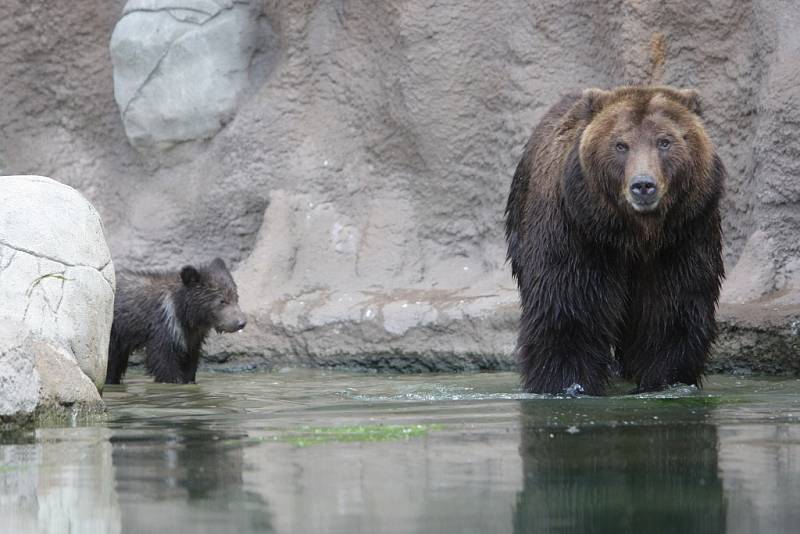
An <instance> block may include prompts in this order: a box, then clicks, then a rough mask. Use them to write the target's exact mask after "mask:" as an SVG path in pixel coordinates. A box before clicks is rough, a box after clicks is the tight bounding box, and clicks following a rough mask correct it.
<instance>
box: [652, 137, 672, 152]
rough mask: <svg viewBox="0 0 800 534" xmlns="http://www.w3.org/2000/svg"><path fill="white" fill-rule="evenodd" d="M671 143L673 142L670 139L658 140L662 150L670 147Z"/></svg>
mask: <svg viewBox="0 0 800 534" xmlns="http://www.w3.org/2000/svg"><path fill="white" fill-rule="evenodd" d="M671 144H672V142H671V141H670V140H669V139H659V140H658V141H657V142H656V146H658V148H660V149H661V150H666V149H668V148H669V147H670V145H671Z"/></svg>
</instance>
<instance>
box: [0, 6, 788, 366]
mask: <svg viewBox="0 0 800 534" xmlns="http://www.w3.org/2000/svg"><path fill="white" fill-rule="evenodd" d="M153 5H155V4H153ZM159 5H163V4H159ZM175 5H177V3H176V4H175ZM220 5H221V4H220ZM249 8H250V9H251V11H250V12H249V13H250V16H251V17H255V21H254V22H253V24H255V27H256V30H255V32H256V36H255V38H254V39H255V41H254V42H255V44H253V45H252V46H253V54H252V61H251V64H252V66H251V68H250V71H249V75H248V78H249V82H248V83H249V85H248V89H247V90H245V91H244V92H243V93H242V95H241V96H240V97H239V98H238V99H237V102H238V103H237V108H236V110H235V116H233V117H232V118H231V120H230V121H229V122H226V123H225V124H224V126H223V127H222V128H221V129H220V130H219V132H218V133H216V135H214V137H213V138H211V139H209V140H208V141H206V142H204V143H181V144H179V145H178V146H176V147H174V148H170V149H167V148H166V146H164V147H161V149H160V150H158V151H156V152H151V153H138V152H137V151H136V150H134V149H133V148H132V147H131V146H130V144H129V142H128V140H127V138H126V135H125V129H124V125H123V123H122V121H121V119H120V117H119V109H118V107H117V105H116V103H115V101H114V99H113V87H112V69H111V60H110V57H109V53H108V46H109V42H110V41H111V33H112V30H113V28H114V26H115V24H116V23H117V21H118V20H119V19H120V17H121V15H122V12H123V3H122V2H121V1H117V2H113V1H112V2H97V3H80V4H69V5H67V4H64V5H61V4H58V3H57V4H55V5H53V4H52V3H46V2H44V1H43V0H33V1H28V2H23V1H22V0H9V1H8V2H3V3H2V5H0V48H2V49H3V51H4V54H3V55H2V57H0V83H2V86H3V87H4V97H3V99H2V100H0V161H2V165H0V166H2V167H4V168H5V169H6V171H7V172H40V173H48V174H51V175H52V176H55V177H56V178H58V179H60V180H62V181H64V182H66V183H69V184H71V185H73V186H75V187H77V188H78V189H79V190H81V191H82V192H83V193H85V194H86V195H87V196H88V197H89V199H90V200H91V201H92V202H93V203H94V204H95V205H96V206H97V207H98V209H99V210H100V212H101V214H102V216H103V219H104V221H105V222H106V227H107V229H108V234H109V235H108V237H109V244H110V247H111V250H112V253H113V255H114V258H115V261H116V263H117V264H119V265H124V266H126V267H144V266H147V267H167V266H169V267H177V266H179V265H180V264H181V263H183V262H186V261H195V260H207V259H210V258H213V257H214V256H216V255H221V256H222V257H224V258H225V259H227V260H229V261H231V262H232V263H234V264H235V265H238V271H237V272H236V273H235V276H236V278H237V282H238V283H239V287H240V288H241V291H240V293H242V295H243V302H244V304H245V308H246V309H247V310H248V311H249V312H250V314H251V321H250V323H249V325H248V327H247V329H246V330H245V332H244V333H243V334H241V335H240V336H235V337H234V336H228V337H227V338H226V337H220V338H216V339H215V340H214V343H212V344H211V346H210V347H209V349H210V350H209V352H211V353H212V356H214V358H215V359H216V360H222V359H227V360H228V362H229V364H230V365H234V364H237V365H242V366H245V365H252V364H254V363H265V364H270V363H274V362H278V363H280V362H281V361H287V362H292V363H309V364H317V363H331V364H348V365H349V364H358V363H359V362H367V363H376V364H377V365H381V366H387V367H392V368H398V369H426V368H431V367H433V368H468V367H479V366H482V365H484V364H485V365H487V366H491V365H502V366H509V365H512V362H513V358H511V347H512V345H513V340H514V329H515V327H516V300H515V299H516V295H515V292H514V287H513V284H512V281H511V279H510V275H509V271H508V268H507V266H506V265H505V263H504V247H505V244H504V241H503V234H502V221H503V213H502V210H503V207H504V202H505V196H506V194H507V190H508V186H509V183H510V181H511V177H512V174H513V171H514V167H515V165H516V163H517V160H518V158H519V156H520V154H521V153H522V148H523V144H524V142H525V140H526V139H527V137H528V136H529V135H530V132H531V129H532V128H533V125H534V124H535V122H536V121H537V120H538V118H539V117H540V116H541V115H542V114H543V113H544V111H545V109H546V108H547V106H549V105H551V104H552V103H553V102H555V101H556V100H557V98H558V96H559V95H561V94H562V93H564V92H565V91H568V90H572V89H575V88H582V87H587V86H600V87H611V86H615V85H619V84H622V83H626V82H650V81H654V82H659V83H665V84H672V85H677V86H682V87H694V88H697V89H699V90H700V91H701V93H702V94H703V96H704V97H705V101H706V105H705V115H706V122H707V125H708V128H709V131H710V133H711V135H712V137H713V139H714V140H715V141H716V143H717V144H718V145H719V148H720V152H721V154H722V156H723V158H724V160H725V162H726V164H727V166H728V168H729V171H730V181H729V184H728V195H727V198H726V200H725V205H724V226H725V231H726V247H725V254H726V263H727V267H728V270H729V272H730V273H731V278H730V279H729V281H728V282H727V285H726V287H725V292H724V295H725V298H726V302H727V303H726V304H725V305H724V306H723V313H722V314H721V318H722V320H723V326H724V325H727V324H734V323H733V322H731V321H744V322H747V324H751V323H750V322H749V321H750V318H749V316H748V315H745V316H739V315H735V314H741V313H744V314H748V313H750V312H749V311H748V310H750V308H747V307H745V308H739V307H736V306H738V305H740V304H741V303H745V304H746V303H748V302H758V303H764V309H765V310H766V311H765V313H767V312H769V313H773V314H776V315H769V313H767V315H766V316H762V315H758V317H760V318H761V319H759V320H762V321H764V322H762V323H760V324H761V325H763V327H764V329H767V330H769V331H770V332H776V331H778V330H780V331H781V332H783V331H785V332H789V331H790V330H791V329H790V327H789V323H785V322H781V323H780V325H781V326H780V327H779V328H778V330H775V329H774V328H773V327H772V326H769V325H773V324H774V322H773V321H784V320H788V319H785V318H786V317H788V316H787V315H785V314H781V313H778V312H771V311H770V310H771V309H772V308H774V307H779V306H787V307H789V308H791V309H797V307H798V306H800V297H798V295H800V259H798V258H800V248H798V247H800V241H798V239H797V236H798V235H800V180H798V178H797V176H798V175H800V157H798V156H800V154H798V152H800V141H798V139H797V136H796V135H795V134H796V125H797V124H798V123H799V122H800V104H798V102H800V98H798V97H799V96H800V83H798V76H800V74H798V73H800V68H798V67H799V66H800V65H798V63H800V60H798V58H800V37H798V33H797V32H796V31H795V28H797V27H798V26H800V20H798V19H799V18H800V11H798V10H797V9H796V5H795V4H794V2H792V1H791V0H778V1H774V2H772V1H770V2H767V1H766V0H743V1H735V2H734V1H730V0H713V1H710V2H706V3H702V4H697V3H694V2H687V1H678V2H658V1H656V0H614V1H611V2H588V1H585V2H579V1H576V2H569V3H567V4H565V3H563V2H556V1H552V0H547V1H545V0H510V1H508V2H482V1H478V0H470V1H467V2H452V1H445V2H427V1H422V0H410V1H406V2H400V3H398V2H373V1H368V0H356V1H351V2H334V1H329V0H302V1H288V0H264V1H263V2H251V3H250V5H249ZM229 11H230V10H229ZM161 15H163V13H162V14H161ZM161 15H158V16H159V17H161ZM123 20H124V18H123ZM181 67H186V68H189V67H188V65H181ZM256 71H257V74H254V72H256ZM175 72H178V71H175ZM209 72H210V71H209ZM165 79H167V78H165ZM208 83H216V82H212V81H209V82H208ZM740 258H742V260H743V261H745V263H744V264H743V266H742V268H740V269H738V270H737V262H738V261H739V260H740ZM749 265H752V267H750V266H749ZM462 300H463V301H464V302H465V303H469V305H468V306H466V305H460V304H457V303H459V302H460V301H462ZM773 301H776V302H778V304H776V305H775V306H770V305H768V304H766V303H768V302H770V303H771V302H773ZM404 306H405V307H404ZM459 306H464V307H463V309H461V308H459ZM787 313H788V312H787ZM766 317H769V319H767V318H766ZM728 318H730V320H729V319H728ZM736 324H739V323H736ZM742 324H744V323H742ZM756 326H758V325H756ZM758 328H761V327H760V326H759V327H758ZM748 331H749V330H748ZM758 331H759V330H753V331H752V332H758ZM731 332H732V330H731V329H729V328H728V327H727V326H725V328H723V333H724V334H725V336H728V335H730V333H731ZM748 335H749V334H748ZM753 335H755V334H753ZM724 343H725V340H724V339H723V346H725V345H724ZM727 346H729V347H733V346H734V345H727ZM774 346H776V347H777V346H779V345H774ZM780 346H783V347H790V346H791V345H780ZM726 350H727V349H726ZM775 350H783V351H787V352H784V353H782V354H781V355H780V356H779V357H780V358H783V359H785V361H789V360H790V359H791V358H792V357H795V358H796V357H797V355H796V354H793V353H791V352H788V351H790V349H789V348H783V349H775ZM792 350H793V349H792ZM731 351H733V349H730V350H727V352H725V351H720V353H719V354H720V357H726V356H724V354H732V352H731ZM750 354H752V355H753V356H752V357H753V358H758V357H759V354H760V353H759V351H752V352H751V353H750Z"/></svg>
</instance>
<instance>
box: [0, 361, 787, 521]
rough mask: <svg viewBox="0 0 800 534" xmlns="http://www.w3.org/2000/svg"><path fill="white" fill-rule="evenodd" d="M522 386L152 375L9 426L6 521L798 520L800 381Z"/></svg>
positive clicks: (441, 378)
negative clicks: (76, 409) (31, 428)
mask: <svg viewBox="0 0 800 534" xmlns="http://www.w3.org/2000/svg"><path fill="white" fill-rule="evenodd" d="M517 384H518V380H517V376H516V375H514V374H511V373H482V374H461V375H414V376H391V375H369V374H352V373H337V372H326V371H309V370H291V371H285V372H275V373H260V374H240V375H226V374H201V375H200V377H199V384H198V385H190V386H174V385H161V384H152V383H150V382H149V380H148V379H147V378H145V377H143V376H141V375H134V376H133V377H130V380H129V382H128V384H127V385H122V386H114V387H110V388H108V390H107V391H106V393H105V399H106V401H107V403H108V409H109V412H110V413H109V417H108V421H106V422H104V423H96V424H93V425H84V426H73V427H67V428H41V429H38V430H36V431H35V432H31V433H29V434H22V435H20V434H14V435H3V434H0V517H2V520H1V521H0V532H13V533H25V532H80V533H85V532H126V533H127V532H133V533H139V532H166V533H170V534H174V533H179V532H191V533H192V534H199V533H205V532H208V533H212V532H214V533H222V532H281V533H283V532H287V533H288V532H300V533H305V532H341V533H348V534H350V533H358V532H398V533H408V532H442V533H451V532H475V533H492V532H517V533H519V532H545V533H547V532H581V533H584V532H614V533H618V532H677V533H680V534H686V533H688V532H711V533H713V532H747V533H750V532H770V533H780V532H797V531H798V530H797V528H798V526H797V525H800V506H798V504H800V381H798V380H793V379H783V380H767V379H759V378H752V377H747V378H736V377H722V376H715V377H711V378H710V379H709V380H708V383H707V386H706V388H705V389H704V390H702V391H697V390H696V389H694V388H676V389H673V390H670V391H668V392H665V393H662V394H658V395H643V396H637V397H625V396H616V397H608V398H577V399H575V398H562V399H556V398H542V397H537V396H533V395H526V394H523V393H521V392H520V391H519V390H518V388H517ZM621 391H624V390H621Z"/></svg>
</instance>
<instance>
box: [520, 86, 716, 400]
mask: <svg viewBox="0 0 800 534" xmlns="http://www.w3.org/2000/svg"><path fill="white" fill-rule="evenodd" d="M643 177H644V178H643ZM642 180H644V181H642ZM647 180H650V181H649V182H648V181H647ZM724 181H725V169H724V166H723V165H722V162H721V161H720V159H719V157H718V156H717V154H716V152H715V150H714V148H713V145H712V143H711V141H710V140H709V138H708V136H707V134H706V132H705V129H704V128H703V124H702V121H701V119H700V104H699V98H698V96H697V94H696V93H695V92H694V91H685V90H683V91H682V90H675V89H670V88H666V87H624V88H619V89H615V90H612V91H601V90H599V89H589V90H586V91H584V92H583V94H577V95H569V96H566V97H564V98H562V100H561V101H560V102H558V103H557V104H556V105H555V106H554V107H553V108H552V109H550V111H549V112H548V113H547V114H546V115H545V116H544V118H543V119H542V120H541V122H540V123H539V125H538V126H537V127H536V129H535V130H534V132H533V135H532V136H531V138H530V140H529V141H528V144H527V146H526V148H525V152H524V155H523V157H522V160H521V161H520V163H519V165H518V167H517V170H516V173H515V175H514V180H513V183H512V185H511V191H510V193H509V197H508V204H507V207H506V216H507V220H506V237H507V240H508V256H509V259H510V260H511V266H512V272H513V274H514V276H515V277H516V279H517V283H518V285H519V290H520V295H521V299H522V318H521V322H520V333H519V340H518V346H517V350H518V355H519V362H520V366H521V372H522V376H523V382H524V387H525V388H526V389H527V390H528V391H532V392H537V393H559V392H562V391H564V389H565V388H568V387H569V386H571V385H572V384H580V385H581V387H582V388H583V390H584V392H586V393H588V394H592V395H598V394H602V393H603V392H604V390H605V387H606V385H607V382H608V381H609V379H610V377H611V375H612V373H613V371H614V369H619V371H620V372H621V374H622V376H623V377H625V378H627V379H631V380H633V381H635V382H636V383H637V385H638V388H637V389H638V390H639V391H647V390H655V389H659V388H662V387H664V386H666V385H669V384H673V383H676V382H682V383H686V384H697V385H699V384H700V380H701V377H702V374H703V371H704V367H705V364H706V361H707V359H708V353H709V347H710V345H711V343H712V342H713V340H714V338H715V335H716V327H715V321H714V311H715V306H716V301H717V297H718V296H719V287H720V282H721V279H722V276H723V265H722V255H721V230H720V215H719V200H720V197H721V196H722V191H723V186H724ZM651 182H652V183H651ZM641 184H645V185H646V186H647V187H646V188H645V187H640V186H641ZM654 191H655V193H654ZM645 193H646V194H645ZM643 199H644V200H643ZM645 200H646V201H647V203H645Z"/></svg>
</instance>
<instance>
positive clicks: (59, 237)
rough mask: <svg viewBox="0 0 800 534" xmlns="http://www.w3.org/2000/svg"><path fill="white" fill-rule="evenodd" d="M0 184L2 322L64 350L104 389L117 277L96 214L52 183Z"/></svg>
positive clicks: (4, 180)
mask: <svg viewBox="0 0 800 534" xmlns="http://www.w3.org/2000/svg"><path fill="white" fill-rule="evenodd" d="M0 184H2V187H0V302H2V303H3V307H2V310H0V323H2V322H9V321H11V322H16V323H20V324H23V325H25V328H21V329H20V330H19V332H18V333H17V335H18V336H19V339H24V338H26V337H27V336H28V334H29V333H34V334H36V335H37V337H38V338H40V339H42V340H45V341H48V342H50V343H51V344H52V346H53V347H56V348H57V349H59V350H60V349H64V350H65V351H66V352H67V353H68V354H69V355H70V357H71V358H73V359H74V360H75V363H76V365H77V366H78V367H79V368H80V369H81V370H82V372H83V373H84V374H85V375H86V376H87V377H88V378H89V379H90V381H91V382H93V383H94V384H95V386H96V389H102V386H103V383H104V381H105V374H106V363H107V359H108V339H109V333H110V331H111V321H112V319H113V311H114V310H113V308H114V285H115V280H114V267H113V265H112V263H111V256H110V254H109V250H108V246H107V245H106V241H105V237H104V235H103V226H102V224H101V222H100V216H99V215H98V213H97V211H95V209H94V207H92V205H91V204H89V202H88V201H87V200H86V199H84V198H83V197H82V196H81V195H80V193H78V192H77V191H75V190H74V189H72V188H71V187H68V186H66V185H63V184H61V183H58V182H56V181H54V180H51V179H49V178H44V177H41V176H6V177H0ZM2 347H3V346H0V348H2Z"/></svg>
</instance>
